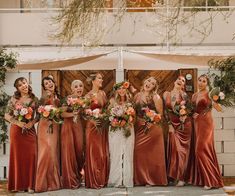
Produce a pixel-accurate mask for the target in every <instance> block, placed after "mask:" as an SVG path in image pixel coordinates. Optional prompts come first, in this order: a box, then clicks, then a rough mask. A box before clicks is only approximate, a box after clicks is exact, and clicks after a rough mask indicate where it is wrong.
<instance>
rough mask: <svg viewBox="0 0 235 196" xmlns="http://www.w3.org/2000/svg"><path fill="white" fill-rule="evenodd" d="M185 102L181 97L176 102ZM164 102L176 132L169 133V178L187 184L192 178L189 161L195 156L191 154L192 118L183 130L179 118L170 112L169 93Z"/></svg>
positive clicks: (186, 122)
mask: <svg viewBox="0 0 235 196" xmlns="http://www.w3.org/2000/svg"><path fill="white" fill-rule="evenodd" d="M183 100H184V99H183V98H182V96H181V97H180V98H179V100H176V103H178V104H179V103H180V102H181V101H183ZM164 102H165V109H166V110H168V111H169V112H168V113H167V118H168V119H169V121H170V122H171V124H172V126H173V128H174V130H175V131H174V133H170V132H169V134H168V149H167V176H168V177H170V179H174V180H180V181H184V182H185V181H187V180H188V179H189V178H190V177H191V176H189V172H190V165H189V160H191V156H193V154H191V153H190V152H191V148H192V146H191V141H192V118H191V117H187V118H186V120H185V122H184V126H183V128H182V126H181V123H180V118H179V116H178V115H176V114H174V113H173V112H170V111H172V110H173V108H172V104H171V95H170V93H169V92H167V93H166V97H165V100H164Z"/></svg>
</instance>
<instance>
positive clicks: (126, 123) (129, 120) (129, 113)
mask: <svg viewBox="0 0 235 196" xmlns="http://www.w3.org/2000/svg"><path fill="white" fill-rule="evenodd" d="M135 114H136V113H135V110H134V108H133V106H132V104H130V103H127V104H125V105H118V104H115V105H114V106H113V107H111V108H110V109H109V111H108V116H109V121H110V126H111V127H110V131H117V130H118V129H120V128H122V130H123V134H124V136H125V137H129V136H130V135H131V131H130V128H131V127H132V126H133V123H134V119H135Z"/></svg>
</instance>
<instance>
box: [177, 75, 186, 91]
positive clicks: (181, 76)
mask: <svg viewBox="0 0 235 196" xmlns="http://www.w3.org/2000/svg"><path fill="white" fill-rule="evenodd" d="M178 78H184V81H185V82H184V86H183V87H182V88H181V90H182V91H184V92H185V87H186V79H185V76H183V75H179V76H178V77H177V80H178Z"/></svg>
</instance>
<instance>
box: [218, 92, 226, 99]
mask: <svg viewBox="0 0 235 196" xmlns="http://www.w3.org/2000/svg"><path fill="white" fill-rule="evenodd" d="M219 97H220V99H221V100H224V98H225V94H224V93H223V92H220V93H219Z"/></svg>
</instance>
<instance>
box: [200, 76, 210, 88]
mask: <svg viewBox="0 0 235 196" xmlns="http://www.w3.org/2000/svg"><path fill="white" fill-rule="evenodd" d="M200 78H206V81H207V86H210V78H209V76H208V75H207V74H202V75H200V76H199V77H198V80H199V79H200Z"/></svg>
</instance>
